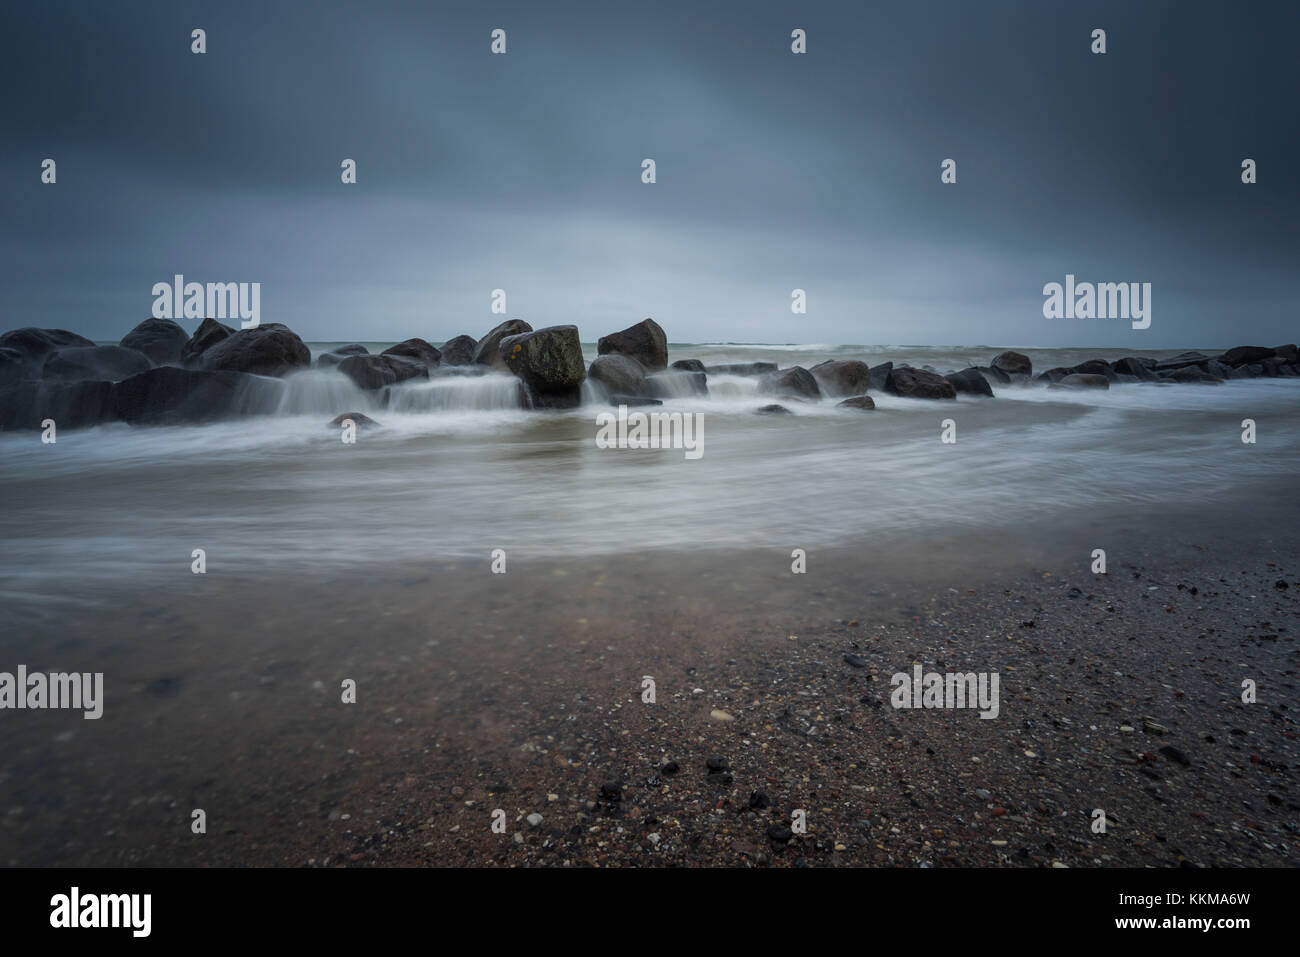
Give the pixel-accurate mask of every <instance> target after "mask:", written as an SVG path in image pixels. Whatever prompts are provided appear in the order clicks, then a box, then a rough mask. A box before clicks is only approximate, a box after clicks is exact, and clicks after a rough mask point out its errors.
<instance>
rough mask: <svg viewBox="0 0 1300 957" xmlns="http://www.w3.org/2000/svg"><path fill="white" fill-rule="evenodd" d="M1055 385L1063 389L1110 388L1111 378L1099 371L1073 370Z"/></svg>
mask: <svg viewBox="0 0 1300 957" xmlns="http://www.w3.org/2000/svg"><path fill="white" fill-rule="evenodd" d="M1054 385H1055V386H1056V387H1058V388H1062V389H1109V388H1110V379H1108V378H1106V377H1105V376H1104V375H1100V374H1097V373H1090V372H1072V373H1070V374H1069V375H1067V376H1063V377H1062V378H1061V380H1060V381H1059V382H1056V383H1054Z"/></svg>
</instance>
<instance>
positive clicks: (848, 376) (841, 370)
mask: <svg viewBox="0 0 1300 957" xmlns="http://www.w3.org/2000/svg"><path fill="white" fill-rule="evenodd" d="M809 371H810V372H811V373H812V374H813V378H814V379H816V380H817V385H819V386H820V387H821V391H822V392H824V393H825V394H826V395H828V396H832V397H834V396H849V395H863V394H864V393H866V392H867V391H868V390H869V389H870V388H871V369H870V368H868V366H867V364H866V363H865V362H862V361H860V360H858V359H827V360H826V361H825V362H819V363H818V364H817V365H815V366H813V367H812V368H811V369H810V370H809Z"/></svg>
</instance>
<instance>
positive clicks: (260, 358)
mask: <svg viewBox="0 0 1300 957" xmlns="http://www.w3.org/2000/svg"><path fill="white" fill-rule="evenodd" d="M310 365H311V350H310V349H308V348H307V346H306V345H305V344H304V343H303V341H302V340H301V339H299V338H298V337H297V336H296V335H295V334H294V333H293V330H291V329H290V328H289V327H288V326H286V325H283V324H281V323H278V322H272V323H263V324H262V325H260V326H256V327H254V328H252V329H240V330H239V331H237V332H233V333H231V334H230V335H229V336H227V337H226V338H225V339H222V340H221V341H220V342H218V343H216V344H215V345H212V346H209V347H208V348H207V349H206V350H205V351H204V352H203V354H202V355H201V356H200V357H199V368H201V369H206V370H208V371H211V372H248V373H251V374H253V375H265V376H282V375H284V374H286V373H288V372H293V371H294V370H295V369H305V368H307V367H308V366H310Z"/></svg>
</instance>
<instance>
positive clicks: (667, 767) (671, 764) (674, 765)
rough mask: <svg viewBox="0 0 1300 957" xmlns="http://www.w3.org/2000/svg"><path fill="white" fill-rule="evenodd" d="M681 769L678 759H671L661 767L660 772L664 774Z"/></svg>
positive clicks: (674, 772)
mask: <svg viewBox="0 0 1300 957" xmlns="http://www.w3.org/2000/svg"><path fill="white" fill-rule="evenodd" d="M680 770H681V768H680V767H678V765H677V762H676V761H669V762H668V763H667V764H665V765H664V766H663V767H661V768H660V769H659V773H660V774H664V775H668V774H676V773H677V772H678V771H680Z"/></svg>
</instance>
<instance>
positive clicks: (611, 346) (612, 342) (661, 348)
mask: <svg viewBox="0 0 1300 957" xmlns="http://www.w3.org/2000/svg"><path fill="white" fill-rule="evenodd" d="M596 352H597V353H598V354H599V355H602V356H603V355H607V354H609V353H618V354H619V355H625V356H630V357H632V358H633V359H635V360H636V361H637V362H639V363H641V366H642V367H643V368H644V369H645V370H646V371H647V372H659V371H661V370H663V369H667V368H668V336H667V335H665V334H664V331H663V329H662V328H660V326H659V323H657V322H655V321H654V320H653V319H643V320H641V321H640V322H638V323H637V324H636V325H634V326H628V327H627V328H626V329H624V330H622V331H621V332H612V333H610V334H609V335H607V336H602V337H601V338H600V339H599V340H598V341H597V343H596Z"/></svg>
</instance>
